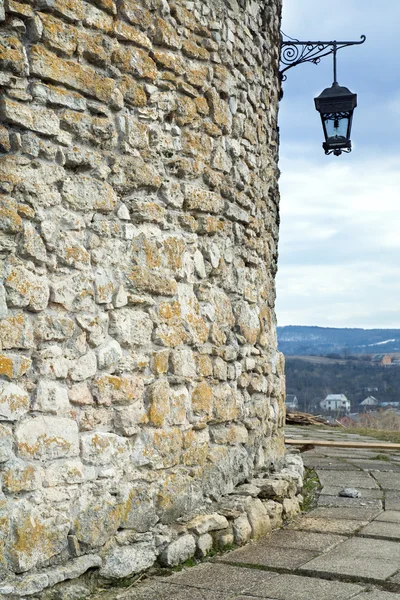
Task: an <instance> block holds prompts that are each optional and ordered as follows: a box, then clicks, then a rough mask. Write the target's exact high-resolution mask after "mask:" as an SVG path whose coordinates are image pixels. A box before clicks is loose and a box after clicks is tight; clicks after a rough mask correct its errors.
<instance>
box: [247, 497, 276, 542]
mask: <svg viewBox="0 0 400 600" xmlns="http://www.w3.org/2000/svg"><path fill="white" fill-rule="evenodd" d="M246 512H247V517H248V520H249V523H250V526H251V537H252V538H254V539H258V538H260V537H263V536H265V535H268V533H270V532H271V521H270V518H269V516H268V513H267V510H266V508H265V506H264V505H263V503H262V502H261V500H259V499H258V498H249V499H248V500H247V501H246Z"/></svg>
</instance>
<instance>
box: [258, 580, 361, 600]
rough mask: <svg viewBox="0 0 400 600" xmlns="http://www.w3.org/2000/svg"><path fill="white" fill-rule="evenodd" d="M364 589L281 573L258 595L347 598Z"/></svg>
mask: <svg viewBox="0 0 400 600" xmlns="http://www.w3.org/2000/svg"><path fill="white" fill-rule="evenodd" d="M364 588H365V586H364ZM362 591H363V587H362V586H360V585H356V584H352V583H342V582H339V581H326V580H324V579H318V578H313V577H302V576H300V575H279V576H278V577H276V578H274V579H272V580H271V581H268V582H267V584H266V586H265V589H261V590H258V591H257V596H258V597H260V598H274V599H276V600H347V598H353V596H355V595H356V594H357V593H358V592H362ZM253 594H254V595H255V592H253Z"/></svg>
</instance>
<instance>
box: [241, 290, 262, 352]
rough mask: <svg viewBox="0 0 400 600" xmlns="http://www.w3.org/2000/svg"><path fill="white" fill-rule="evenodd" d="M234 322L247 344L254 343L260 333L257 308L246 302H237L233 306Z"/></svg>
mask: <svg viewBox="0 0 400 600" xmlns="http://www.w3.org/2000/svg"><path fill="white" fill-rule="evenodd" d="M235 315H236V323H237V325H238V327H239V329H240V333H241V334H242V335H243V337H244V338H245V340H246V342H247V343H248V344H255V343H256V341H257V338H258V336H259V334H260V320H259V317H258V314H257V310H256V309H255V308H253V307H250V306H249V305H248V304H247V302H244V301H241V302H238V303H237V304H236V306H235Z"/></svg>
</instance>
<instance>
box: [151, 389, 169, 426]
mask: <svg viewBox="0 0 400 600" xmlns="http://www.w3.org/2000/svg"><path fill="white" fill-rule="evenodd" d="M148 396H149V401H150V406H149V421H150V423H151V424H152V425H155V426H156V427H162V426H163V425H164V423H165V422H167V420H168V417H169V413H170V387H169V383H168V381H167V380H166V379H159V380H157V381H155V382H154V383H153V384H152V385H151V386H149V391H148Z"/></svg>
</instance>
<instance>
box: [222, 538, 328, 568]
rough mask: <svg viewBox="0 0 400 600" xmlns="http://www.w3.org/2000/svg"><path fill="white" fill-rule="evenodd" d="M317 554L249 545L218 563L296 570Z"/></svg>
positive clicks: (231, 553)
mask: <svg viewBox="0 0 400 600" xmlns="http://www.w3.org/2000/svg"><path fill="white" fill-rule="evenodd" d="M316 556H318V552H313V551H311V550H299V549H294V548H279V547H269V546H268V545H264V544H249V545H248V546H246V547H245V548H240V549H239V550H233V552H229V553H228V554H224V555H223V556H222V557H221V558H220V559H219V561H221V562H227V563H242V564H244V565H259V566H263V567H273V568H283V569H297V568H298V567H300V566H301V565H304V564H305V563H306V562H309V561H310V560H311V559H312V558H315V557H316Z"/></svg>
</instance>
